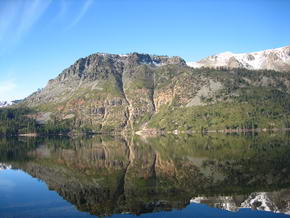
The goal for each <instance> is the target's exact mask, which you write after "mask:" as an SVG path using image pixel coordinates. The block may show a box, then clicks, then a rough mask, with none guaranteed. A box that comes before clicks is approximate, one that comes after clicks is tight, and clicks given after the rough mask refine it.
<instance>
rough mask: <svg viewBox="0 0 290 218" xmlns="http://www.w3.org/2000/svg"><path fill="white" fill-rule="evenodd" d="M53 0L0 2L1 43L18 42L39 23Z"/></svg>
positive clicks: (6, 0)
mask: <svg viewBox="0 0 290 218" xmlns="http://www.w3.org/2000/svg"><path fill="white" fill-rule="evenodd" d="M51 2H52V0H3V1H1V3H0V43H1V44H2V43H3V42H5V43H7V42H9V43H17V42H18V41H20V40H21V39H22V38H23V36H25V35H26V34H27V33H28V32H29V30H30V29H31V28H32V27H33V25H35V24H36V23H37V21H38V20H39V18H40V17H41V16H42V15H43V13H44V12H45V11H46V9H47V8H48V6H49V5H50V3H51Z"/></svg>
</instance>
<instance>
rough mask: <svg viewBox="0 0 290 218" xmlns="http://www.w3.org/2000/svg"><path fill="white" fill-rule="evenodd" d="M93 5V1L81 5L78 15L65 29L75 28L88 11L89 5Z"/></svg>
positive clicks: (89, 0)
mask: <svg viewBox="0 0 290 218" xmlns="http://www.w3.org/2000/svg"><path fill="white" fill-rule="evenodd" d="M92 3H93V0H86V1H85V3H84V4H83V7H82V8H81V10H80V11H79V13H78V15H77V16H76V17H75V19H74V20H73V21H72V22H71V24H70V25H69V26H68V27H67V29H70V28H72V27H73V26H75V25H76V24H77V23H78V22H80V20H81V19H82V18H83V16H84V15H85V14H86V13H87V11H88V9H89V8H90V6H91V4H92Z"/></svg>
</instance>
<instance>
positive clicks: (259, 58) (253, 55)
mask: <svg viewBox="0 0 290 218" xmlns="http://www.w3.org/2000/svg"><path fill="white" fill-rule="evenodd" d="M187 65H188V66H190V67H193V68H201V67H210V68H218V67H226V68H230V69H232V68H246V69H250V70H262V69H266V70H275V71H283V72H285V71H290V46H285V47H281V48H275V49H268V50H264V51H259V52H250V53H240V54H235V53H232V52H224V53H220V54H216V55H212V56H209V57H206V58H203V59H201V60H200V61H197V62H188V63H187Z"/></svg>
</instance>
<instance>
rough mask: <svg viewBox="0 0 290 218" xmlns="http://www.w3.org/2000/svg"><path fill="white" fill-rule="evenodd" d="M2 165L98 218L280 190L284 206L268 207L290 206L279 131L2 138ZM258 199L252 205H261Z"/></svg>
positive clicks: (289, 167) (288, 165) (284, 142)
mask: <svg viewBox="0 0 290 218" xmlns="http://www.w3.org/2000/svg"><path fill="white" fill-rule="evenodd" d="M0 162H3V163H6V164H10V165H11V166H12V167H13V168H19V169H21V170H23V171H25V172H27V173H29V174H30V175H32V176H33V177H37V178H39V179H41V180H42V181H44V182H45V183H46V184H47V185H48V187H49V189H51V190H55V191H56V192H58V193H59V195H61V196H62V197H63V198H64V199H66V200H67V201H69V202H71V203H72V204H74V205H75V206H76V207H77V208H78V209H79V210H81V211H87V212H90V213H91V214H95V215H98V216H106V215H112V214H116V213H133V214H141V213H146V212H153V211H161V210H171V209H173V208H183V207H185V206H186V205H188V204H189V203H190V201H191V202H196V203H206V204H209V205H210V206H216V207H219V208H223V207H222V206H220V205H223V204H225V203H229V202H228V201H226V200H221V199H225V198H223V197H222V196H226V197H227V199H234V198H237V197H234V196H243V197H240V198H241V199H242V200H239V201H238V202H239V203H235V204H234V206H233V208H240V207H242V202H246V200H247V199H248V198H249V196H251V193H260V192H263V193H264V192H267V193H269V192H271V193H274V192H273V191H277V190H280V189H282V188H284V190H283V191H281V193H282V192H283V196H284V198H283V199H284V203H283V204H282V203H281V204H279V205H280V206H279V208H278V206H276V207H270V206H269V207H267V208H266V209H268V208H269V210H272V211H274V210H276V211H281V212H283V213H287V211H289V209H287V208H288V200H289V202H290V192H289V191H287V190H289V189H287V188H288V187H290V142H289V135H287V134H282V133H281V134H280V133H279V134H272V135H270V134H259V135H256V136H247V135H243V136H239V135H228V136H226V135H210V136H201V135H194V136H192V135H184V136H175V135H170V136H160V137H156V138H139V137H128V138H126V137H117V136H116V137H110V136H97V137H93V138H80V139H69V138H53V139H52V138H49V139H18V140H16V139H14V140H8V139H1V141H0ZM275 193H278V192H275ZM285 193H286V194H285ZM276 195H277V194H276ZM281 195H282V194H281ZM267 196H271V194H267ZM240 201H241V202H240ZM273 201H274V200H273ZM230 202H232V201H230ZM248 202H251V201H250V200H248ZM260 203H261V202H260ZM260 203H256V204H255V205H256V208H255V209H263V208H262V207H261V205H262V204H263V202H262V203H261V205H260V208H259V205H258V204H260ZM252 205H254V204H252ZM281 205H282V206H281ZM283 205H284V206H283ZM248 207H252V206H251V204H250V203H248ZM264 208H265V207H264ZM271 208H272V209H271ZM277 208H278V209H279V210H278V209H277ZM224 209H226V207H224ZM235 210H236V209H235Z"/></svg>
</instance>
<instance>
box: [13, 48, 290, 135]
mask: <svg viewBox="0 0 290 218" xmlns="http://www.w3.org/2000/svg"><path fill="white" fill-rule="evenodd" d="M289 90H290V78H289V74H287V73H278V72H274V71H255V72H252V71H248V70H241V69H236V70H224V71H219V70H213V69H192V68H190V67H188V66H187V65H186V63H185V61H184V60H183V59H181V58H179V57H167V56H152V55H146V54H138V53H133V54H129V55H110V54H94V55H91V56H88V57H86V58H82V59H79V60H78V61H76V63H75V64H73V65H72V66H70V67H69V68H67V69H65V70H64V71H63V72H62V73H61V74H60V75H59V76H58V77H57V78H55V79H53V80H50V81H49V83H48V85H47V86H46V87H45V88H44V89H42V90H40V91H38V92H36V93H34V94H32V95H31V96H29V97H28V98H26V99H25V100H24V101H23V102H22V103H20V104H18V105H19V106H28V107H30V108H33V109H35V110H36V111H37V113H36V114H35V115H33V117H34V118H36V119H37V120H38V121H39V122H40V123H46V122H48V121H49V120H50V121H53V122H55V121H67V122H69V123H70V125H71V126H72V127H74V128H87V129H92V130H93V131H123V130H132V129H133V130H139V129H146V128H156V129H167V130H175V129H181V130H194V129H197V128H198V129H200V127H201V126H203V127H205V128H226V126H230V128H233V127H235V126H239V127H240V128H243V127H244V128H249V127H248V125H249V123H250V122H252V120H253V119H254V118H255V120H258V121H257V122H258V123H257V125H258V124H259V125H260V126H261V127H268V126H271V125H272V127H278V128H281V126H282V123H285V122H286V123H287V122H288V118H289V114H288V110H287V106H286V105H283V103H285V102H286V103H287V102H288V103H289ZM277 96H279V98H278V99H280V100H281V102H282V103H281V102H277ZM263 98H264V99H263ZM259 101H263V102H264V108H263V110H267V108H268V109H269V108H270V105H273V104H275V105H276V107H277V108H279V109H278V110H279V112H278V113H279V116H280V117H284V118H283V120H282V119H276V118H275V119H274V118H273V117H271V116H272V115H271V116H268V115H267V116H264V115H261V114H260V113H257V112H255V115H253V114H254V110H256V108H255V105H256V102H259ZM274 101H276V102H274ZM221 104H222V105H221ZM229 104H234V105H235V107H234V109H232V108H228V107H227V106H228V105H229ZM240 104H242V105H243V106H244V109H243V110H242V111H239V108H241V107H240ZM201 108H203V111H206V112H207V114H206V115H205V114H200V109H201ZM212 108H215V109H214V110H216V108H222V109H221V111H214V110H212ZM265 108H266V109H265ZM233 110H236V111H233ZM259 110H260V109H259ZM259 110H258V111H259ZM269 113H270V112H269ZM173 114H174V116H172V115H173ZM232 114H238V116H240V117H242V118H241V119H240V120H241V121H242V122H239V123H237V122H236V121H235V120H237V118H236V117H230V118H229V119H228V118H227V117H229V116H232ZM257 114H258V115H257ZM259 116H261V117H262V118H261V117H259ZM263 116H264V117H263ZM174 117H175V118H176V119H173V118H174ZM253 117H254V118H253ZM265 117H266V118H265ZM264 118H265V119H264ZM213 120H216V121H214V122H212V121H213ZM223 120H228V122H229V123H225V122H224V121H223ZM262 120H263V122H264V123H262ZM283 125H284V124H283ZM285 125H286V124H285ZM285 125H284V126H285Z"/></svg>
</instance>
